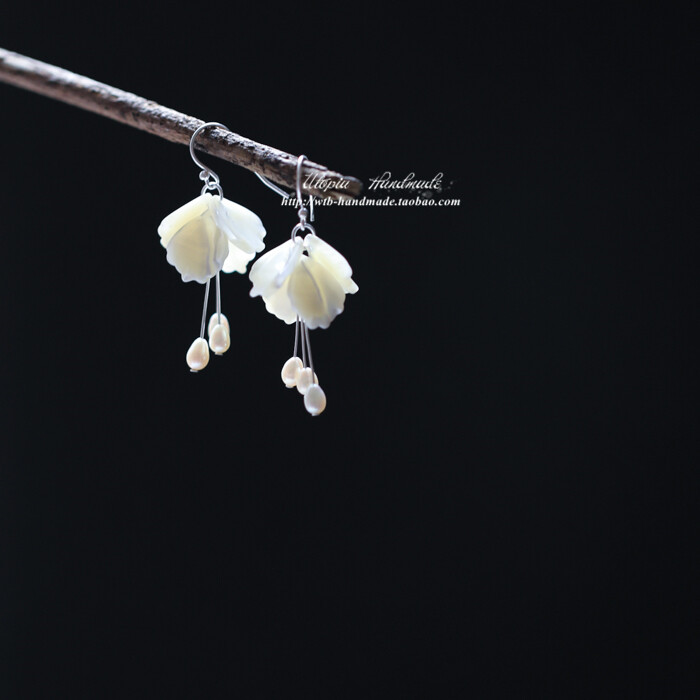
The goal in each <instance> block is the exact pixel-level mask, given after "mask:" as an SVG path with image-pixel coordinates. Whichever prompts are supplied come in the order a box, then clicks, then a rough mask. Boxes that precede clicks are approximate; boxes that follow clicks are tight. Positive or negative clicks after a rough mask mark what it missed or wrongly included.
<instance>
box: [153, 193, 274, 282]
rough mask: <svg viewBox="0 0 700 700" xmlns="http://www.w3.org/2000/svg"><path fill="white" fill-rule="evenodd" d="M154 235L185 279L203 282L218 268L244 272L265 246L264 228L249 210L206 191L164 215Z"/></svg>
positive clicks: (215, 272) (214, 273) (170, 261)
mask: <svg viewBox="0 0 700 700" xmlns="http://www.w3.org/2000/svg"><path fill="white" fill-rule="evenodd" d="M158 234H159V235H160V242H161V244H162V245H163V246H164V247H165V249H166V250H167V251H168V253H167V260H168V262H169V263H170V264H171V265H173V266H174V267H175V268H176V269H177V271H178V272H179V273H180V274H181V275H182V279H183V281H185V282H189V281H192V280H194V281H196V282H200V283H202V284H204V283H205V282H206V281H207V280H208V279H211V278H212V277H214V275H216V274H217V273H218V272H219V271H220V270H223V271H224V272H233V271H236V272H245V270H246V267H247V265H248V262H249V261H250V260H251V259H252V258H254V257H255V253H256V252H259V251H260V250H262V249H263V248H264V247H265V244H264V243H263V240H262V239H263V237H264V236H265V229H264V228H263V225H262V222H261V221H260V219H259V218H258V217H257V216H256V215H255V214H253V212H252V211H249V210H248V209H246V208H245V207H242V206H240V205H239V204H236V203H235V202H229V201H228V200H226V199H219V197H214V196H213V195H211V194H209V193H208V192H205V193H204V194H201V195H200V196H199V197H196V198H195V199H193V200H192V201H190V202H187V204H184V205H183V206H181V207H180V208H179V209H176V210H175V211H174V212H173V213H172V214H169V215H168V216H166V217H165V218H164V219H163V221H162V222H161V224H160V226H159V227H158Z"/></svg>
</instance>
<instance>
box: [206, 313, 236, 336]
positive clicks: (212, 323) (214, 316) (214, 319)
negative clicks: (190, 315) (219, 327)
mask: <svg viewBox="0 0 700 700" xmlns="http://www.w3.org/2000/svg"><path fill="white" fill-rule="evenodd" d="M217 323H219V314H217V313H214V314H212V315H211V318H210V319H209V325H208V326H207V329H208V330H207V333H208V334H209V335H211V332H212V331H213V330H214V326H215V325H216V324H217ZM221 323H222V324H223V325H224V326H226V330H227V331H228V332H229V335H230V333H231V328H230V327H229V325H228V319H227V318H226V316H224V315H223V314H221Z"/></svg>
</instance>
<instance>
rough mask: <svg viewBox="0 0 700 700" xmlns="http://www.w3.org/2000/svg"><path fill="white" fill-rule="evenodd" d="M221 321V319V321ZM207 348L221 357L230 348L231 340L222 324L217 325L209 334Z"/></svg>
mask: <svg viewBox="0 0 700 700" xmlns="http://www.w3.org/2000/svg"><path fill="white" fill-rule="evenodd" d="M221 320H222V321H223V318H222V319H221ZM209 347H210V348H211V349H212V350H213V351H214V352H215V353H216V354H217V355H222V354H223V353H225V352H226V351H227V350H228V349H229V347H231V338H230V336H229V334H228V328H227V327H226V326H224V324H223V323H217V324H216V325H215V326H214V328H212V331H211V333H210V334H209Z"/></svg>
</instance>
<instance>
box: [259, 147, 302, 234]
mask: <svg viewBox="0 0 700 700" xmlns="http://www.w3.org/2000/svg"><path fill="white" fill-rule="evenodd" d="M305 158H306V156H304V155H301V156H299V158H298V159H297V179H296V195H297V202H298V204H299V212H300V216H301V211H302V209H304V205H303V204H302V200H301V166H302V163H303V162H304V159H305ZM255 174H256V175H257V176H258V178H260V181H261V182H262V183H263V184H264V185H267V186H268V187H269V188H270V189H271V190H272V191H273V192H277V194H278V195H280V196H281V197H282V198H283V199H289V198H290V197H291V194H289V192H285V191H284V190H283V189H281V188H280V187H277V185H275V184H274V182H270V181H269V180H268V179H267V178H266V177H264V176H262V175H261V174H260V173H255ZM304 211H306V210H304ZM304 218H305V217H304ZM313 220H314V198H313V196H312V195H309V221H313Z"/></svg>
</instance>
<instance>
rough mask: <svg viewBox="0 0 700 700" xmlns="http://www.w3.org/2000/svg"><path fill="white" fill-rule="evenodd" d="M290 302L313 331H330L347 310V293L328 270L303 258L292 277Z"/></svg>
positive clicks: (313, 261)
mask: <svg viewBox="0 0 700 700" xmlns="http://www.w3.org/2000/svg"><path fill="white" fill-rule="evenodd" d="M289 299H290V301H291V302H292V306H293V307H294V308H295V309H296V310H297V313H298V314H299V316H300V317H301V318H302V319H304V322H305V323H306V325H307V326H308V327H309V329H314V328H318V327H321V328H328V326H330V324H331V321H332V320H333V319H334V318H335V317H336V316H337V315H338V314H339V313H341V312H342V310H343V307H344V305H345V292H344V291H343V288H342V286H341V285H340V283H339V282H338V280H337V279H336V278H335V277H334V276H333V274H332V273H331V272H330V271H329V270H328V269H327V268H326V267H324V266H323V265H322V264H321V263H319V262H317V261H316V260H314V259H313V258H310V257H307V256H302V258H301V260H300V261H299V264H298V265H297V266H296V268H295V270H294V272H293V273H292V274H291V276H290V277H289Z"/></svg>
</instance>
